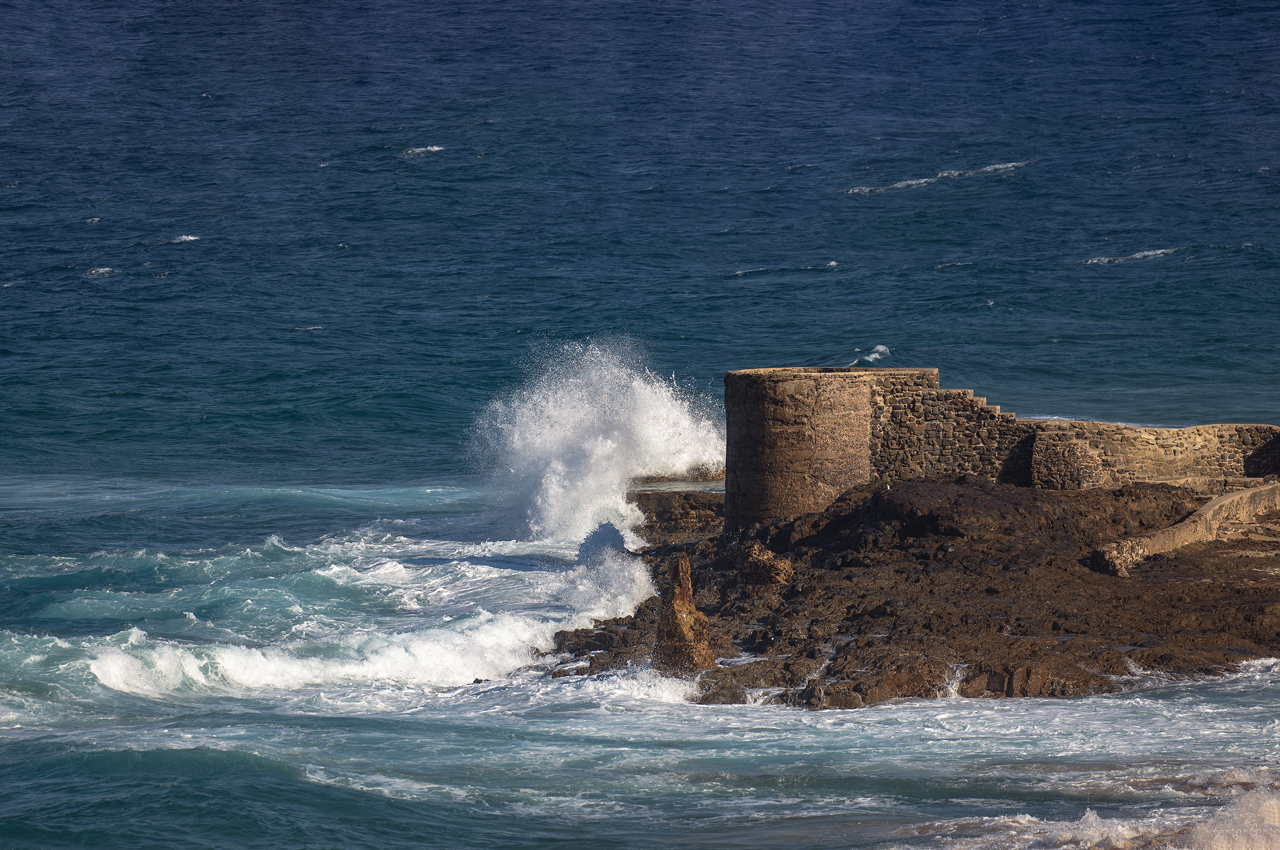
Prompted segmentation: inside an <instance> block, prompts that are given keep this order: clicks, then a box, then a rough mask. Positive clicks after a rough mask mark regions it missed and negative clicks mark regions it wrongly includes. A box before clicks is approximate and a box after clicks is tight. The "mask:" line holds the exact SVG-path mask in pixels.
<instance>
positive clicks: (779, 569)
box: [735, 540, 795, 585]
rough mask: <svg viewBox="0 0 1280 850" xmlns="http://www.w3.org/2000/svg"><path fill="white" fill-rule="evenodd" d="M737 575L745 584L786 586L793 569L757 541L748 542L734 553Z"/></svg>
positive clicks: (785, 560) (784, 559) (789, 564)
mask: <svg viewBox="0 0 1280 850" xmlns="http://www.w3.org/2000/svg"><path fill="white" fill-rule="evenodd" d="M735 560H736V561H737V568H738V574H739V575H741V576H742V580H743V581H745V582H746V583H747V584H755V585H760V584H788V583H789V582H790V581H791V577H792V576H793V575H794V574H795V568H794V567H792V566H791V562H790V561H788V560H787V559H786V558H779V557H778V556H777V555H775V554H773V553H772V552H770V551H769V550H768V549H766V548H765V547H764V546H763V545H762V544H761V543H760V541H758V540H749V541H747V543H745V544H744V545H743V546H742V547H741V548H740V549H739V550H738V552H737V553H736V558H735Z"/></svg>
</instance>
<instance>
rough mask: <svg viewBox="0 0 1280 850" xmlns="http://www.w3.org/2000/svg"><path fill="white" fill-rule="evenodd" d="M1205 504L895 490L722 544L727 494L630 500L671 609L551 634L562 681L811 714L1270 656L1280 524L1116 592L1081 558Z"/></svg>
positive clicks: (1054, 693) (1142, 576)
mask: <svg viewBox="0 0 1280 850" xmlns="http://www.w3.org/2000/svg"><path fill="white" fill-rule="evenodd" d="M1209 495H1210V494H1206V493H1204V492H1200V491H1197V490H1195V489H1191V488H1187V487H1178V486H1171V485H1168V484H1143V483H1139V484H1130V485H1126V486H1123V487H1119V488H1115V489H1086V490H1075V491H1050V490H1037V489H1031V488H1026V487H1017V486H1013V485H1009V484H997V483H993V482H991V481H989V480H987V479H985V478H981V477H978V476H963V477H961V478H958V479H956V480H951V481H939V480H916V481H900V482H897V483H892V484H888V483H882V484H879V485H868V486H865V487H859V488H854V489H852V490H849V491H847V492H845V493H844V494H843V495H842V496H840V498H839V499H837V500H836V501H835V503H834V504H832V505H831V506H830V507H828V508H827V509H826V510H824V511H822V512H820V513H814V514H807V515H805V516H801V517H799V518H797V519H793V520H789V521H783V522H774V523H757V524H755V525H751V526H749V527H747V528H744V529H741V530H740V531H737V532H734V533H731V534H726V533H723V532H722V531H721V525H720V521H719V519H718V515H717V512H716V509H717V499H718V498H719V497H718V495H717V494H712V493H696V492H695V493H686V494H667V495H666V496H664V497H662V498H657V497H653V496H649V497H646V496H644V494H639V495H637V496H636V501H637V502H638V503H639V504H640V506H641V508H642V509H644V510H645V511H646V514H647V516H649V518H650V521H649V524H648V525H647V526H646V527H645V528H643V529H642V530H641V533H642V534H643V535H645V536H646V539H649V540H656V541H658V545H654V546H650V547H648V548H647V549H645V550H643V552H642V554H643V556H644V558H645V560H646V562H647V563H648V564H649V565H650V568H651V569H652V571H653V575H654V579H655V583H656V584H657V586H658V587H659V589H660V591H661V596H660V597H653V598H651V599H649V600H647V601H646V602H645V603H644V604H642V605H641V606H640V608H639V609H638V610H637V611H636V613H635V614H633V615H632V616H630V617H623V618H619V619H616V620H609V621H604V622H601V623H598V624H597V625H596V626H595V627H594V628H590V629H579V630H576V631H570V632H560V633H559V634H557V636H556V641H557V645H556V649H557V652H559V653H562V659H563V663H561V664H560V665H559V666H558V667H557V669H556V670H554V671H553V672H552V673H551V675H554V676H564V675H595V674H599V673H602V672H605V671H609V670H613V669H617V668H620V667H625V666H627V665H638V664H649V663H653V664H654V666H655V667H657V668H658V669H661V670H663V671H664V672H668V673H673V674H681V675H687V676H696V677H697V682H698V689H699V690H698V693H699V695H698V697H697V699H698V700H699V701H700V702H704V703H743V702H759V701H773V702H781V703H786V704H791V705H797V706H804V707H808V708H814V709H819V708H856V707H859V706H863V705H870V704H874V703H878V702H883V701H885V700H891V699H898V698H922V697H924V698H928V697H937V696H946V695H959V696H965V697H1013V696H1030V697H1071V696H1081V695H1085V694H1091V693H1100V692H1108V691H1117V690H1122V689H1124V688H1126V687H1131V686H1133V684H1134V683H1135V682H1138V681H1144V680H1150V679H1151V678H1152V677H1167V678H1170V679H1178V678H1188V677H1196V676H1211V675H1220V674H1223V673H1225V672H1229V671H1232V670H1234V669H1237V668H1238V666H1239V665H1240V664H1241V663H1242V662H1244V661H1247V660H1250V659H1253V658H1260V657H1268V656H1280V514H1270V515H1264V516H1262V517H1258V518H1257V519H1256V520H1254V521H1253V522H1252V523H1251V524H1249V525H1247V526H1240V527H1238V528H1234V529H1232V530H1230V533H1228V532H1227V530H1224V532H1223V534H1221V535H1219V538H1220V539H1216V540H1213V541H1210V542H1204V543H1196V544H1193V545H1190V546H1184V547H1182V548H1179V549H1177V550H1175V551H1172V552H1169V553H1165V554H1155V555H1151V556H1150V557H1147V558H1146V559H1145V560H1142V561H1139V562H1138V563H1136V564H1134V565H1133V566H1132V567H1130V569H1129V575H1128V576H1125V577H1122V576H1117V575H1112V574H1108V573H1106V572H1104V571H1095V568H1096V565H1094V564H1092V563H1091V562H1092V559H1091V553H1093V552H1094V551H1095V550H1097V549H1099V547H1103V546H1106V545H1108V544H1112V543H1115V542H1116V541H1119V540H1124V539H1130V538H1137V537H1139V536H1141V535H1146V534H1150V533H1152V532H1156V531H1160V530H1162V529H1166V528H1168V527H1170V526H1172V525H1174V524H1176V523H1178V522H1180V521H1182V520H1185V519H1186V518H1187V517H1188V516H1190V515H1192V514H1193V513H1194V512H1195V511H1196V510H1197V509H1198V508H1200V507H1201V506H1202V505H1203V504H1205V503H1206V502H1207V501H1208V500H1209ZM646 500H647V501H646ZM1091 566H1093V567H1095V568H1091Z"/></svg>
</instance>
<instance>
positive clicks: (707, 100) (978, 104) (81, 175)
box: [0, 0, 1280, 850]
mask: <svg viewBox="0 0 1280 850" xmlns="http://www.w3.org/2000/svg"><path fill="white" fill-rule="evenodd" d="M0 13H2V14H3V19H4V21H5V25H4V27H3V28H0V57H3V58H2V59H0V848H70V847H94V848H129V850H146V848H173V847H201V848H236V849H237V850H239V848H272V850H280V849H281V848H377V849H378V850H392V848H423V847H449V848H455V847H485V848H490V847H500V848H548V847H559V846H564V845H568V844H571V845H576V846H584V847H599V848H649V847H658V846H663V847H666V846H677V847H696V848H773V847H778V846H784V845H785V846H788V847H792V848H796V850H801V848H881V849H882V850H899V848H941V849H945V850H970V849H971V848H972V849H974V850H977V848H982V849H983V850H986V848H992V850H994V849H995V848H1000V849H1001V850H1004V849H1005V848H1043V847H1051V848H1117V849H1118V848H1139V847H1177V848H1187V850H1191V849H1192V848H1196V850H1206V849H1207V848H1220V847H1221V848H1228V847H1229V848H1250V850H1252V848H1268V850H1270V848H1278V847H1280V715H1277V713H1276V709H1275V706H1276V705H1277V704H1280V661H1267V660H1264V661H1258V662H1253V663H1251V664H1249V665H1246V666H1245V667H1244V669H1242V670H1241V671H1239V672H1236V673H1233V674H1231V675H1228V676H1225V677H1222V678H1218V679H1212V680H1206V681H1182V682H1175V681H1166V680H1160V679H1159V678H1157V677H1153V676H1151V675H1148V674H1146V673H1144V672H1143V671H1141V670H1135V671H1134V673H1133V676H1132V677H1131V679H1130V680H1128V681H1127V685H1128V686H1129V687H1128V689H1127V690H1126V691H1124V692H1123V693H1119V694H1110V695H1105V696H1097V697H1090V698H1085V699H1075V700H1030V699H1028V700H964V699H958V698H953V697H949V696H947V695H946V694H940V695H939V698H937V699H933V700H923V701H906V702H894V703H889V704H882V705H877V706H874V707H871V708H865V709H858V710H854V711H826V712H806V711H803V710H800V709H795V708H789V707H785V706H778V705H772V704H769V703H768V701H767V698H768V694H760V695H759V696H760V702H759V703H758V704H753V705H744V706H699V705H695V704H692V703H690V702H688V701H687V697H688V695H689V694H690V693H691V691H692V690H693V686H692V685H691V683H689V682H685V681H681V680H676V679H668V678H663V677H661V676H659V675H657V674H655V673H654V672H653V671H652V670H651V669H648V668H646V667H639V668H633V669H628V670H625V671H618V672H615V673H611V674H607V675H604V676H600V677H597V678H583V677H574V676H569V677H564V678H558V679H552V678H549V677H548V676H546V675H545V673H546V672H547V670H548V669H549V668H550V666H552V665H553V664H554V661H555V659H554V656H552V655H549V653H550V652H551V651H552V647H553V635H554V633H555V631H557V630H558V629H563V628H572V627H578V626H584V625H588V624H590V622H591V620H592V619H593V618H602V617H612V616H619V615H623V614H626V613H628V612H629V611H631V610H632V609H634V607H635V606H636V605H637V604H638V603H639V602H640V601H641V600H643V599H644V598H646V597H647V596H649V595H650V594H652V592H653V587H652V584H651V583H650V580H649V578H648V574H647V571H646V569H645V567H644V565H643V564H642V563H641V562H640V560H639V558H638V557H636V556H634V555H631V554H628V553H627V552H624V551H619V550H617V549H610V548H608V547H598V546H583V545H582V544H583V542H584V541H585V540H587V539H588V537H589V536H590V535H591V533H592V532H593V531H594V530H595V529H596V528H597V527H598V526H600V525H601V524H602V523H613V524H614V525H615V526H617V527H618V528H620V529H622V530H623V531H624V536H625V538H626V541H627V543H628V544H629V545H630V546H631V547H633V548H634V547H638V546H639V545H641V544H642V542H643V541H642V540H641V539H640V538H639V537H637V535H636V533H635V531H634V528H635V527H636V525H637V523H638V519H639V517H638V516H637V515H636V513H635V510H634V508H632V507H630V506H628V505H627V504H626V502H625V499H624V494H625V491H626V488H627V484H628V482H629V481H631V480H632V479H633V478H635V477H637V476H644V475H667V476H676V477H678V476H680V475H682V474H685V473H687V472H688V471H689V470H691V469H694V468H697V467H699V466H706V465H715V464H717V463H719V462H721V461H722V459H723V455H724V421H723V419H724V413H723V402H722V390H723V386H722V378H723V375H724V373H725V371H727V370H729V369H736V368H750V367H760V366H780V365H820V366H846V365H855V364H856V365H860V366H889V367H937V368H940V369H941V378H942V385H943V386H947V387H962V388H971V389H974V390H975V391H976V393H977V394H978V395H979V396H985V397H986V398H987V399H988V401H989V402H990V403H992V404H999V405H1001V406H1002V407H1003V408H1004V409H1005V410H1013V411H1016V412H1017V413H1018V414H1019V415H1021V416H1038V417H1062V418H1080V419H1094V420H1103V421H1112V422H1126V423H1132V424H1138V425H1161V426H1185V425H1192V424H1204V423H1213V422H1240V423H1252V422H1261V423H1280V392H1277V381H1276V377H1275V376H1276V375H1277V374H1278V373H1280V334H1278V333H1277V331H1278V330H1280V216H1277V214H1276V210H1277V209H1280V7H1277V6H1275V5H1273V4H1256V5H1248V4H1229V3H1214V2H1208V0H1187V2H1180V3H1154V2H1137V1H1136V0H1135V1H1134V2H1108V1H1107V0H1104V2H1092V3H1083V2H1050V3H1017V4H1015V3H963V2H959V3H936V4H935V3H922V2H911V0H905V2H894V3H886V2H855V3H835V2H828V1H827V0H818V2H814V3H810V4H804V5H803V6H797V5H796V4H783V3H770V2H759V0H740V1H739V2H734V3H729V2H722V0H646V2H640V0H615V2H603V0H563V2H558V3H554V4H552V3H531V2H522V0H510V2H490V0H479V2H474V3H469V4H463V3H442V2H431V0H428V2H411V0H368V2H361V3H352V2H337V0H316V2H312V3H308V4H300V3H299V4H295V3H287V2H241V1H240V0H226V2H219V3H206V4H194V3H167V2H160V1H159V0H129V2H124V3H108V2H104V0H51V2H48V3H40V4H32V3H15V2H0ZM593 539H594V538H593Z"/></svg>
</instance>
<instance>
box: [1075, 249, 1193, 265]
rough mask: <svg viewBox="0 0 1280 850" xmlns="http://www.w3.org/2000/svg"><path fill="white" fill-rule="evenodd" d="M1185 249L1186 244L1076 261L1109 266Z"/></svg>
mask: <svg viewBox="0 0 1280 850" xmlns="http://www.w3.org/2000/svg"><path fill="white" fill-rule="evenodd" d="M1185 250H1186V246H1183V247H1181V248H1161V249H1159V250H1155V251H1139V252H1138V253H1136V254H1129V255H1128V256H1125V257H1093V258H1091V259H1088V260H1077V261H1076V262H1078V263H1081V264H1083V265H1086V266H1109V265H1112V264H1114V263H1126V262H1128V261H1129V260H1149V259H1151V258H1152V257H1166V256H1168V255H1169V254H1176V253H1177V252H1179V251H1185Z"/></svg>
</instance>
